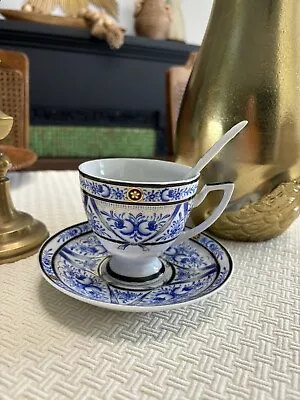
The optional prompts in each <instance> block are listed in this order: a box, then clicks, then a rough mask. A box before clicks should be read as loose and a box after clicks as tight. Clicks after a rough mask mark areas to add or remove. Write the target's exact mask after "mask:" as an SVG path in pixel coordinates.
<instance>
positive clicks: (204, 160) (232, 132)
mask: <svg viewBox="0 0 300 400" xmlns="http://www.w3.org/2000/svg"><path fill="white" fill-rule="evenodd" d="M247 124H248V121H246V120H245V121H241V122H239V123H238V124H236V125H234V126H233V127H232V128H231V129H229V131H227V132H226V133H225V134H224V135H223V136H222V137H221V139H219V140H218V141H217V142H216V143H215V144H214V145H213V146H212V147H211V148H210V149H209V150H208V151H207V152H206V153H205V154H204V156H203V157H201V158H200V160H199V161H198V162H197V164H196V165H195V166H194V167H193V168H192V169H191V170H190V171H189V172H188V174H187V175H186V177H185V179H189V178H192V177H193V176H196V175H198V174H199V173H200V171H201V170H202V169H203V168H204V167H206V165H207V164H208V163H209V162H210V161H211V160H212V159H213V158H214V156H215V155H217V154H218V153H219V151H220V150H222V149H223V147H224V146H225V145H226V144H227V143H228V142H230V140H232V139H233V138H234V137H235V136H236V135H237V134H238V133H239V132H240V131H241V130H242V129H243V128H245V126H246V125H247Z"/></svg>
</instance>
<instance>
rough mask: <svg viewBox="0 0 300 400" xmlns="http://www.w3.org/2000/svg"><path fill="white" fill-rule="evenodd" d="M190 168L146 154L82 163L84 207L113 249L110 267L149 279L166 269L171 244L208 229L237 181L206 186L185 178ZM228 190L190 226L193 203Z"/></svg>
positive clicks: (126, 275) (122, 274)
mask: <svg viewBox="0 0 300 400" xmlns="http://www.w3.org/2000/svg"><path fill="white" fill-rule="evenodd" d="M189 170H190V167H188V166H184V165H180V164H176V163H173V162H168V161H159V160H146V159H125V158H116V159H100V160H92V161H87V162H85V163H83V164H81V165H80V166H79V177H80V188H81V193H82V199H83V204H84V208H85V212H86V215H87V218H88V221H89V223H90V226H91V228H92V230H93V231H94V233H95V234H96V235H97V236H98V237H99V239H100V241H101V242H102V244H103V245H104V246H105V247H106V249H107V250H108V252H109V253H110V254H111V259H110V262H109V267H110V270H111V271H113V273H114V274H115V275H116V276H118V277H120V278H121V277H124V278H126V279H127V280H128V279H133V280H134V279H135V278H137V279H141V280H143V279H144V280H147V279H150V278H151V277H154V276H156V274H157V273H158V272H159V271H160V269H161V261H160V259H159V256H160V255H161V254H162V253H163V252H164V251H165V250H166V249H167V248H168V247H170V246H171V245H174V244H175V243H180V242H183V241H186V240H188V239H189V238H191V237H193V236H195V235H197V234H199V233H200V232H202V231H204V230H205V229H207V228H208V227H209V226H210V225H211V224H212V223H213V222H214V221H215V220H216V219H217V218H218V217H219V216H220V214H221V213H222V212H223V211H224V209H225V207H226V206H227V204H228V202H229V200H230V198H231V195H232V192H233V189H234V185H233V183H220V184H214V185H205V186H204V187H203V188H202V190H201V191H200V192H199V193H197V188H198V182H199V176H200V174H198V175H197V176H194V177H192V178H190V179H186V180H185V179H183V177H184V176H186V175H187V173H188V171H189ZM215 190H223V192H224V195H223V198H222V200H221V202H220V204H219V205H218V206H217V208H216V209H215V210H214V211H213V213H212V214H211V215H210V216H209V217H208V218H207V219H206V220H205V221H204V222H202V223H201V224H199V225H198V226H197V227H195V228H193V229H190V230H188V231H185V224H186V221H187V219H188V217H189V215H190V211H191V209H192V208H193V207H197V206H198V205H199V204H200V203H201V202H202V201H203V200H204V198H205V197H206V195H207V194H208V193H209V192H211V191H215Z"/></svg>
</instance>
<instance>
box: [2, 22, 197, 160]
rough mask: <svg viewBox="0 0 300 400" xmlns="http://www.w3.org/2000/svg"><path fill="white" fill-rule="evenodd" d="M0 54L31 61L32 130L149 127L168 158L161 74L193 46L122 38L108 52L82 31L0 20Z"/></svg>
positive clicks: (182, 59) (182, 60)
mask: <svg viewBox="0 0 300 400" xmlns="http://www.w3.org/2000/svg"><path fill="white" fill-rule="evenodd" d="M0 47H1V48H4V49H5V48H6V49H14V50H19V51H22V52H24V53H26V54H27V55H28V57H29V60H30V115H31V116H30V123H31V125H52V126H53V125H72V126H74V125H81V126H82V125H84V126H89V125H93V126H95V125H98V126H118V127H120V126H121V127H122V126H124V127H139V128H140V127H151V128H154V129H155V130H156V131H157V146H156V147H157V155H158V156H164V155H165V154H167V152H168V151H167V140H166V135H165V127H166V101H165V78H166V70H167V69H168V68H169V67H170V66H173V65H182V64H184V63H185V62H186V60H187V58H188V55H189V53H190V52H192V51H195V50H197V49H198V48H197V46H191V45H186V44H184V43H178V42H171V41H154V40H151V39H148V38H144V37H134V36H128V37H126V40H125V44H124V45H123V47H122V48H121V49H119V50H111V49H110V48H109V47H108V45H107V44H106V42H104V41H100V40H98V39H95V38H92V37H90V35H89V32H88V31H86V30H82V29H73V28H64V27H58V26H51V25H42V24H36V23H28V22H17V21H5V20H4V21H1V22H0Z"/></svg>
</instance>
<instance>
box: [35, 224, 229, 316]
mask: <svg viewBox="0 0 300 400" xmlns="http://www.w3.org/2000/svg"><path fill="white" fill-rule="evenodd" d="M192 242H193V244H192ZM108 256H109V254H108V252H107V251H106V249H105V247H104V246H103V244H102V243H101V241H100V240H99V239H98V238H97V237H96V236H95V235H94V233H92V232H91V231H90V227H89V224H88V223H81V224H78V225H76V226H73V227H70V228H67V229H65V230H64V231H62V232H60V233H59V234H57V235H56V236H54V237H52V238H50V239H49V240H48V241H47V242H46V243H45V244H44V246H43V247H42V249H41V252H40V264H41V268H42V271H43V274H44V275H45V276H46V277H47V279H48V280H49V281H50V282H51V283H52V284H53V285H54V286H57V287H59V288H62V289H63V291H65V292H66V293H70V294H71V295H72V294H73V295H77V296H79V298H81V299H82V300H84V301H86V300H87V301H89V302H92V303H93V304H95V305H101V304H103V305H105V304H109V305H110V306H116V308H118V307H121V308H122V306H124V305H126V306H130V307H132V308H135V307H137V306H138V307H148V308H149V306H150V307H153V309H155V308H156V307H158V308H159V307H160V306H167V305H176V304H184V303H186V302H189V301H192V300H195V299H198V298H201V297H202V296H204V295H207V294H209V293H211V292H213V291H214V290H216V289H218V288H219V287H221V286H222V285H223V284H224V283H225V282H226V281H227V280H228V278H229V276H230V274H231V271H232V262H231V259H230V256H229V255H228V253H227V251H226V250H225V249H224V248H223V247H222V246H221V245H220V244H219V243H218V242H216V241H215V240H214V239H212V238H210V237H208V236H206V235H204V234H202V235H201V236H200V237H198V238H197V239H193V240H192V241H191V240H190V241H189V242H188V243H183V244H180V245H179V246H173V247H172V246H171V247H169V248H168V249H167V251H165V253H164V254H163V256H162V259H163V260H165V261H167V262H168V263H170V264H171V265H172V266H173V268H174V271H175V273H174V276H173V278H172V279H171V281H170V282H168V283H166V284H164V285H162V286H161V287H158V288H156V289H151V290H146V291H145V290H143V291H139V290H129V289H121V288H116V287H114V286H111V285H110V284H109V283H107V282H105V281H104V280H103V279H102V277H101V276H99V275H98V266H99V264H100V263H101V261H102V260H103V259H104V258H106V257H108Z"/></svg>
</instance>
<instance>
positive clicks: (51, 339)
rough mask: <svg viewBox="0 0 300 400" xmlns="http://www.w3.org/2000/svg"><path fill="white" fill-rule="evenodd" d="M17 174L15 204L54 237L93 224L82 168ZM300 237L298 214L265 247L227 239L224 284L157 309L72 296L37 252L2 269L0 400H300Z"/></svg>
mask: <svg viewBox="0 0 300 400" xmlns="http://www.w3.org/2000/svg"><path fill="white" fill-rule="evenodd" d="M11 179H12V196H13V200H14V203H15V205H16V207H17V208H19V209H21V210H23V211H27V212H30V213H32V214H33V215H34V216H35V217H36V218H39V219H41V220H42V221H43V222H44V223H46V225H47V227H48V229H49V231H50V233H51V234H54V233H55V232H57V231H59V230H61V229H63V228H65V227H66V226H69V225H71V224H75V223H77V222H80V221H83V220H85V214H84V212H83V208H82V205H81V198H80V193H79V187H78V176H77V172H50V171H48V172H37V173H23V174H21V173H16V174H13V175H12V178H11ZM299 242H300V221H299V220H298V221H296V222H295V223H294V224H293V225H292V227H291V228H290V229H289V230H288V231H287V232H286V233H285V234H283V235H282V236H281V237H279V238H277V239H275V240H272V241H269V242H266V243H257V244H246V243H244V244H243V243H242V244H241V243H229V242H227V243H226V242H225V245H226V246H227V247H228V249H229V250H230V251H231V253H232V256H233V259H234V263H235V271H234V274H233V277H232V279H231V281H230V282H229V283H228V285H227V287H226V288H225V289H224V290H223V291H221V292H219V293H217V294H215V295H213V296H211V297H210V298H209V299H207V300H202V301H200V302H199V303H197V304H194V305H192V306H190V307H186V308H183V309H179V310H173V311H169V312H161V313H153V314H135V313H132V314H130V313H122V312H112V311H108V310H104V309H101V308H97V307H94V306H90V305H88V304H85V303H81V302H79V301H77V300H74V299H72V298H70V297H68V296H66V295H64V294H62V293H60V292H58V291H57V290H55V289H54V288H53V287H51V286H50V285H49V284H48V283H47V282H45V281H44V280H43V278H42V277H41V274H40V271H39V266H38V261H37V256H32V257H30V258H28V259H26V260H22V261H19V262H17V263H14V264H9V265H0V276H1V279H0V400H23V399H24V400H25V399H26V400H43V399H51V400H64V399H70V400H86V399H88V400H99V399H116V400H146V399H147V400H148V399H163V400H168V399H170V400H171V399H172V400H177V399H180V400H184V399H201V400H202V399H203V400H208V399H209V400H225V399H250V400H264V399H275V400H277V399H278V400H298V399H300V374H299V373H300V356H299V354H300V328H299V326H300V321H299V310H300V306H299V301H300V296H299V277H300V246H299ZM223 243H224V242H223Z"/></svg>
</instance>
